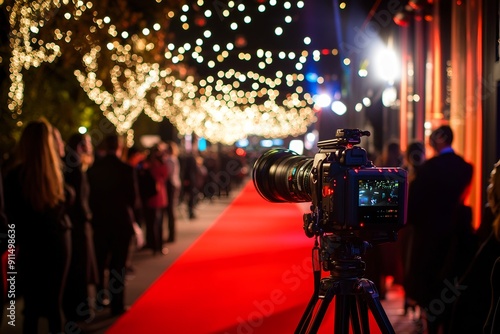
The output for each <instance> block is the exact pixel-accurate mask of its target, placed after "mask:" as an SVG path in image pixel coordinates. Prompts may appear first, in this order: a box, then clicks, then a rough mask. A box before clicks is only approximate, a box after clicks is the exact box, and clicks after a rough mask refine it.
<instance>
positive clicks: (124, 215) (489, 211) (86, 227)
mask: <svg viewBox="0 0 500 334" xmlns="http://www.w3.org/2000/svg"><path fill="white" fill-rule="evenodd" d="M452 143H453V132H452V130H451V128H450V127H449V126H441V127H439V128H438V129H436V130H435V131H434V132H433V133H432V134H431V136H430V137H429V144H430V147H431V148H432V150H433V152H432V154H426V151H425V147H426V145H425V144H424V143H423V142H413V143H411V144H410V145H409V146H408V147H407V148H406V150H405V151H402V150H401V149H400V147H399V145H398V144H397V143H389V144H388V145H387V150H386V152H384V154H383V155H382V159H381V160H380V161H377V164H376V165H378V166H386V167H402V168H405V169H407V170H408V182H409V188H408V189H409V190H408V208H407V209H408V214H407V217H408V218H407V224H406V225H405V226H404V227H403V228H402V229H401V230H400V231H399V238H398V240H397V241H396V242H395V243H386V244H382V245H379V246H378V247H375V248H373V249H372V250H370V251H369V252H368V253H367V255H366V262H367V270H366V276H367V277H368V278H370V279H372V280H373V281H374V283H375V284H376V286H377V288H378V290H379V293H380V296H381V298H384V293H385V282H386V280H385V278H386V277H387V276H392V277H393V279H394V282H395V283H398V284H400V285H401V286H403V288H404V292H405V304H404V306H403V307H404V310H405V312H408V311H409V310H415V309H419V310H420V313H421V323H422V325H423V326H422V328H423V332H425V333H430V334H434V333H436V334H437V333H455V332H457V331H460V330H465V331H466V332H469V333H488V334H490V333H494V332H496V333H498V326H499V324H498V319H499V317H500V315H499V314H498V312H499V306H498V303H499V291H500V290H499V284H500V279H499V275H500V161H499V162H498V163H497V164H495V166H494V168H493V170H492V172H491V177H490V182H489V187H488V189H487V194H488V203H487V205H486V206H485V210H484V214H483V221H482V222H481V225H480V227H479V229H475V228H474V227H473V226H474V222H473V215H472V209H471V207H470V206H468V205H467V204H466V198H467V195H468V192H469V190H470V186H471V183H472V177H473V169H474V166H473V165H472V164H470V163H469V162H466V161H465V160H464V159H463V158H462V157H461V156H459V155H458V154H457V153H455V151H454V150H453V148H452ZM101 144H102V145H99V147H98V149H97V150H94V147H93V144H92V142H91V140H90V137H89V136H88V135H85V134H74V135H73V136H71V137H70V138H68V140H67V142H66V143H65V142H63V140H62V138H61V135H60V133H59V131H58V130H57V128H55V127H54V126H52V125H51V124H50V123H49V122H48V121H47V120H45V119H40V120H38V121H32V122H30V123H29V124H27V126H26V127H25V129H24V131H23V133H22V135H21V138H20V140H19V143H18V147H17V150H16V152H15V156H14V159H13V160H12V161H11V163H9V164H8V166H6V168H4V170H3V171H2V175H3V177H2V178H1V181H2V182H1V183H0V190H2V188H3V191H0V223H1V224H2V225H1V226H2V228H4V227H5V228H6V226H15V231H16V234H15V238H16V239H15V241H16V248H15V253H16V260H15V261H16V262H15V263H16V266H17V267H16V270H17V272H18V273H19V276H18V277H19V282H18V284H19V290H18V291H19V293H20V294H22V296H23V298H24V310H23V316H24V321H23V331H24V333H37V330H38V320H39V318H41V317H44V318H47V319H48V326H49V330H50V332H53V333H61V332H65V330H66V329H67V328H66V326H68V324H71V326H75V325H76V324H77V323H78V322H79V321H81V320H83V319H85V318H88V317H89V314H90V312H92V310H100V309H102V308H105V307H109V309H110V310H111V314H112V315H113V316H116V315H120V314H122V313H123V312H125V310H126V305H125V303H124V294H125V288H126V286H125V277H126V274H127V271H128V270H132V264H131V250H133V249H134V246H135V247H141V248H145V249H149V250H150V251H151V252H152V254H153V255H156V254H162V252H163V245H164V244H165V243H170V242H175V241H176V218H177V214H178V212H179V211H178V210H177V209H178V208H179V207H180V206H179V204H180V203H181V202H183V203H185V208H186V209H185V210H186V213H185V214H186V217H188V218H189V219H196V210H195V208H196V205H197V204H198V202H199V200H200V198H206V199H208V200H211V199H212V198H213V197H214V196H220V195H221V194H223V193H226V194H228V193H229V192H230V191H231V186H232V185H233V184H234V182H238V180H239V178H241V174H244V173H245V171H244V170H245V166H244V164H243V163H242V162H241V160H240V159H238V158H236V157H234V156H230V155H226V158H225V159H219V158H218V157H217V156H215V155H214V154H213V153H207V154H205V155H204V156H202V155H200V154H197V152H180V149H179V146H178V145H177V143H175V142H173V141H169V142H158V143H157V144H155V145H154V146H153V147H151V148H148V149H139V148H137V147H132V148H129V149H127V148H126V147H125V146H124V144H123V142H122V138H121V137H119V136H118V135H116V134H112V135H108V136H106V137H105V138H104V139H103V142H102V143H101ZM221 166H224V167H222V169H225V170H226V172H225V173H221V172H220V171H221ZM240 180H241V179H240ZM164 222H165V224H164ZM164 225H165V226H166V230H164ZM0 232H3V231H0ZM143 232H144V237H143ZM2 246H5V243H2ZM1 251H2V252H5V251H6V248H5V247H4V248H3V249H1ZM48 255H50V256H48ZM3 265H5V263H4V264H3ZM2 283H3V284H5V281H4V280H2ZM89 285H93V286H95V296H93V298H90V296H89V290H88V286H89ZM1 295H2V303H3V301H4V299H5V294H1ZM91 301H92V302H91ZM2 310H3V309H2Z"/></svg>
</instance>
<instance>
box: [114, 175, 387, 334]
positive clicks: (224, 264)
mask: <svg viewBox="0 0 500 334" xmlns="http://www.w3.org/2000/svg"><path fill="white" fill-rule="evenodd" d="M200 214H202V213H200ZM312 246H313V239H309V238H307V237H306V236H305V234H304V232H303V230H302V210H301V209H300V207H299V206H298V205H297V204H294V203H279V204H278V203H270V202H267V201H265V200H264V199H262V198H261V197H260V196H259V195H258V193H257V192H256V190H255V188H254V186H253V184H252V183H251V182H250V183H249V184H248V185H247V186H246V187H245V188H244V189H243V190H242V192H241V194H240V195H239V196H238V197H237V198H236V199H235V200H234V202H233V203H232V204H231V205H230V206H229V207H228V208H227V209H226V210H225V211H224V212H223V213H222V215H221V216H220V217H219V218H218V219H217V221H216V222H215V223H214V224H213V225H212V226H211V228H209V229H208V230H207V231H206V232H205V233H204V234H203V235H202V236H201V237H200V238H199V239H198V240H197V241H196V242H195V243H194V244H193V245H192V246H191V247H190V248H189V249H188V250H187V251H186V252H185V253H184V254H183V255H182V256H181V257H179V259H178V260H177V261H176V262H175V263H174V264H173V265H172V266H171V267H170V268H169V269H168V270H166V271H165V272H164V273H163V274H162V276H160V277H159V278H158V280H157V281H156V282H155V283H154V284H153V285H152V286H151V287H150V288H149V289H148V290H147V291H146V292H145V293H144V294H143V295H142V296H141V297H140V298H139V299H138V300H137V301H136V303H135V304H134V305H132V307H131V308H130V310H129V311H128V312H127V313H126V314H125V315H123V316H122V317H121V318H119V319H118V320H117V322H116V323H115V324H114V325H113V326H112V327H111V328H110V330H109V331H108V332H107V333H110V334H115V333H116V334H123V333H172V334H183V333H187V334H191V333H196V334H205V333H221V334H233V333H234V334H253V333H273V334H274V333H279V334H281V333H293V332H294V330H295V328H296V326H297V324H298V322H299V320H300V317H301V315H302V313H303V312H304V310H305V308H306V306H307V303H308V301H309V299H310V297H311V294H312V289H313V279H312V276H313V275H312V271H311V248H312ZM331 305H332V307H330V309H329V310H328V311H327V314H326V315H325V318H324V321H323V323H322V327H321V328H320V333H333V317H334V313H333V312H334V311H333V309H334V307H333V305H334V301H332V303H331ZM371 324H372V326H371V327H372V329H373V330H372V333H378V332H379V330H378V328H376V324H375V323H374V320H373V319H371Z"/></svg>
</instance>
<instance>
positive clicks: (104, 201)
mask: <svg viewBox="0 0 500 334" xmlns="http://www.w3.org/2000/svg"><path fill="white" fill-rule="evenodd" d="M121 139H122V138H120V137H118V135H117V134H112V135H108V136H107V137H106V138H105V149H106V152H105V154H104V156H103V157H101V158H100V159H97V160H96V161H95V162H94V164H93V165H92V166H91V167H90V168H89V170H88V172H87V174H88V179H89V185H90V195H89V204H90V209H91V211H92V227H93V229H94V246H95V253H96V258H97V269H98V275H99V282H98V284H97V285H96V290H97V294H96V305H97V307H98V309H99V308H100V307H102V306H105V305H106V302H105V300H104V295H105V293H106V292H107V293H108V294H109V304H110V306H111V314H112V315H119V314H122V313H123V312H125V310H126V309H125V302H124V296H125V275H126V261H127V256H128V252H129V245H130V241H131V238H132V236H133V235H134V223H135V221H136V219H135V216H134V210H135V209H136V208H135V206H136V205H137V203H138V199H137V198H138V188H137V179H136V174H135V170H134V168H133V167H132V166H130V165H129V164H127V163H125V162H124V161H122V160H121V159H120V158H119V157H121V154H122V149H123V143H122V140H121ZM106 271H108V273H107V275H106ZM105 277H107V279H106V281H105Z"/></svg>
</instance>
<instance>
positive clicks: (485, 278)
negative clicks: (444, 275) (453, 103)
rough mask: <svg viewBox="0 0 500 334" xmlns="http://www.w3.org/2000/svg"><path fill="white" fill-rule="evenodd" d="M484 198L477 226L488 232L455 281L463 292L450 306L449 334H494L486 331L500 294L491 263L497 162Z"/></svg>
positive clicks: (497, 243) (497, 241)
mask: <svg viewBox="0 0 500 334" xmlns="http://www.w3.org/2000/svg"><path fill="white" fill-rule="evenodd" d="M487 198H488V203H487V205H486V206H485V210H487V211H486V212H488V211H489V214H484V215H483V218H482V222H481V225H487V227H488V229H489V230H490V232H489V235H488V237H487V238H486V240H484V241H483V242H482V243H481V245H480V247H479V249H478V251H477V253H476V254H475V256H474V259H473V260H472V262H471V263H470V264H469V267H468V268H467V271H466V272H465V274H464V275H463V276H462V277H461V278H460V280H459V281H458V286H459V287H467V288H463V289H461V290H460V294H459V295H458V296H457V298H456V301H455V302H454V305H453V315H452V321H451V330H450V332H449V333H498V330H497V331H496V332H493V331H490V330H486V329H491V327H492V325H493V324H492V323H491V322H493V321H494V320H493V319H494V318H495V317H494V315H493V313H494V312H495V309H496V311H497V312H498V309H497V308H498V303H499V300H498V299H496V300H495V299H494V298H495V295H496V296H497V298H498V295H499V294H498V293H499V292H500V291H499V290H498V289H499V287H500V280H499V279H498V278H497V277H495V276H494V268H495V262H498V260H497V259H498V258H499V257H500V160H498V161H497V163H496V164H495V165H494V166H493V169H492V171H491V173H490V180H489V184H488V187H487ZM497 272H498V271H497ZM494 277H495V278H494ZM495 291H496V293H495ZM490 309H491V311H490ZM488 313H491V315H490V317H491V318H490V319H489V320H488ZM488 321H491V322H490V323H488ZM495 321H497V322H498V321H500V319H498V318H496V320H495Z"/></svg>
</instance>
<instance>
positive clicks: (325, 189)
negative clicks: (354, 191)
mask: <svg viewBox="0 0 500 334" xmlns="http://www.w3.org/2000/svg"><path fill="white" fill-rule="evenodd" d="M334 192H335V190H333V189H332V188H330V187H329V186H323V197H327V196H332V195H333V193H334Z"/></svg>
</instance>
